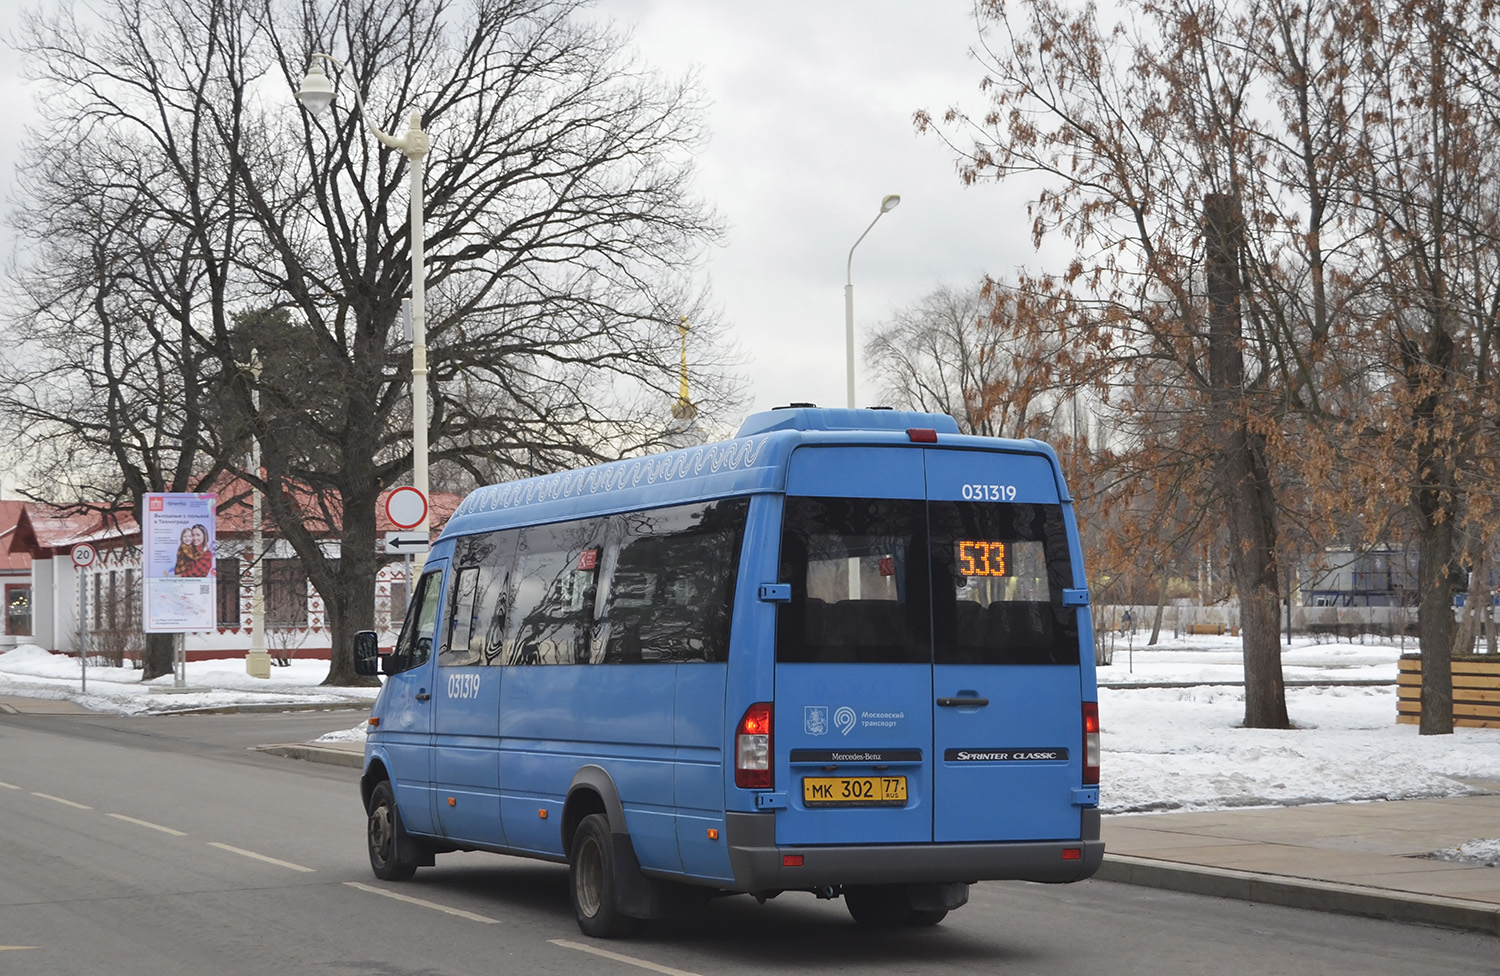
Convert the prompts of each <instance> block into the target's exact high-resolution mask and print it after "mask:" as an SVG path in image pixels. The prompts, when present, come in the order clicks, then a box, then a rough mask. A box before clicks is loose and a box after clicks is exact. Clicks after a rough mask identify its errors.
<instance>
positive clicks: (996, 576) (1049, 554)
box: [928, 501, 1079, 664]
mask: <svg viewBox="0 0 1500 976" xmlns="http://www.w3.org/2000/svg"><path fill="white" fill-rule="evenodd" d="M928 521H929V524H930V527H931V531H932V544H931V553H932V561H933V569H932V578H933V581H934V583H933V593H932V602H933V620H932V623H933V635H934V647H935V650H936V660H937V663H939V664H1077V663H1078V654H1079V652H1078V614H1077V611H1076V610H1074V609H1073V608H1071V607H1066V608H1065V607H1063V605H1062V591H1063V589H1064V588H1065V587H1068V586H1071V585H1072V578H1073V571H1072V566H1071V563H1070V562H1069V559H1068V542H1067V531H1066V528H1065V526H1064V523H1063V517H1062V508H1061V507H1060V506H1058V505H1029V504H1007V503H1002V502H938V501H935V502H931V503H929V506H928Z"/></svg>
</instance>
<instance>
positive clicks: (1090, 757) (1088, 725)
mask: <svg viewBox="0 0 1500 976" xmlns="http://www.w3.org/2000/svg"><path fill="white" fill-rule="evenodd" d="M1083 781H1084V782H1085V783H1088V784H1092V785H1095V786H1097V785H1098V784H1099V703H1098V702H1084V703H1083Z"/></svg>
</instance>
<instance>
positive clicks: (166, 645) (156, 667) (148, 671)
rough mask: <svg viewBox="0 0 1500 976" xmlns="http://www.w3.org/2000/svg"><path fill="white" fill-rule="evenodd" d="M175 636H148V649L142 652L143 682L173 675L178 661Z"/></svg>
mask: <svg viewBox="0 0 1500 976" xmlns="http://www.w3.org/2000/svg"><path fill="white" fill-rule="evenodd" d="M174 637H175V635H174V634H147V635H146V649H145V650H144V651H142V652H141V680H142V681H150V680H151V679H152V678H160V677H161V676H162V675H164V674H171V673H172V669H173V667H174V666H175V665H176V661H174V660H173V658H175V657H176V654H175V653H174V650H175V648H176V645H177V642H176V641H175V640H174V639H173V638H174Z"/></svg>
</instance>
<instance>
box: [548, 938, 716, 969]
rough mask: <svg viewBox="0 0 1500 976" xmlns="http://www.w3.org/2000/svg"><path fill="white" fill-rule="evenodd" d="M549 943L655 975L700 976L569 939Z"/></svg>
mask: <svg viewBox="0 0 1500 976" xmlns="http://www.w3.org/2000/svg"><path fill="white" fill-rule="evenodd" d="M547 941H548V942H551V943H552V944H553V945H555V946H562V947H563V948H564V949H577V950H578V951H579V952H588V953H592V954H593V955H596V956H603V957H604V958H605V959H613V960H614V961H615V962H623V963H625V964H626V965H627V966H639V967H640V968H641V969H649V970H651V971H652V972H653V973H665V974H666V976H698V974H697V973H690V972H688V971H687V970H686V969H673V968H672V967H671V966H659V965H657V964H656V963H654V962H647V961H646V960H644V959H637V958H635V957H634V956H622V955H620V954H619V953H618V952H610V951H609V950H608V949H595V948H594V947H593V946H590V945H584V944H583V943H582V942H569V941H568V940H567V939H548V940H547Z"/></svg>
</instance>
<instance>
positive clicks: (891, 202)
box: [298, 95, 901, 213]
mask: <svg viewBox="0 0 1500 976" xmlns="http://www.w3.org/2000/svg"><path fill="white" fill-rule="evenodd" d="M298 97H299V98H300V97H301V96H298ZM328 97H329V98H332V97H333V96H332V95H329V96H328ZM900 202H901V197H900V196H898V195H897V194H895V193H888V194H886V195H885V196H884V197H882V198H881V199H880V212H881V213H890V212H891V211H892V210H895V209H896V204H898V203H900Z"/></svg>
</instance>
